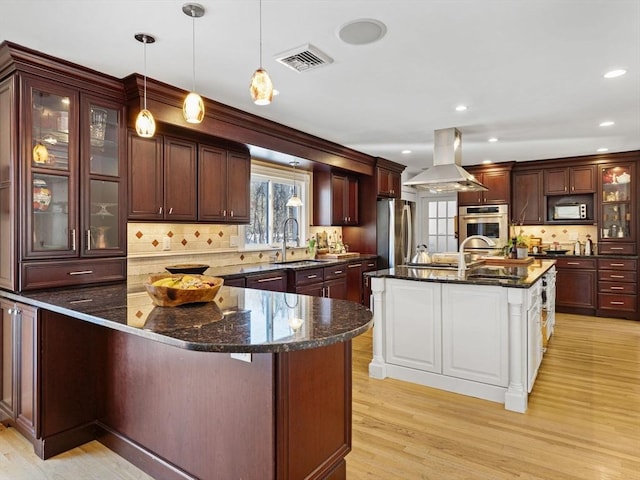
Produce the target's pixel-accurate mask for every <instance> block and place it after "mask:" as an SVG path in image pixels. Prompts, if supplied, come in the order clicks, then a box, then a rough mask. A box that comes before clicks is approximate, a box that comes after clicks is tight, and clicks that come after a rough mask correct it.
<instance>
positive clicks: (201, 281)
mask: <svg viewBox="0 0 640 480" xmlns="http://www.w3.org/2000/svg"><path fill="white" fill-rule="evenodd" d="M223 283H224V280H223V279H222V278H219V277H209V276H207V275H180V276H177V275H170V274H159V275H152V276H150V277H149V279H148V280H147V281H146V282H145V283H144V287H145V289H146V290H147V293H148V294H149V296H150V297H151V299H152V300H153V303H154V305H158V306H160V307H175V306H178V305H183V304H185V303H202V302H211V301H212V300H213V299H214V298H215V296H216V295H217V293H218V290H220V287H222V284H223Z"/></svg>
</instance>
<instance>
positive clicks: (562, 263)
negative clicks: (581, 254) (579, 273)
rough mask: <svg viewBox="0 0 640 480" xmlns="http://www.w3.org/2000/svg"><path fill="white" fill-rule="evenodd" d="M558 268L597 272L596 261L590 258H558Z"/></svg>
mask: <svg viewBox="0 0 640 480" xmlns="http://www.w3.org/2000/svg"><path fill="white" fill-rule="evenodd" d="M556 267H557V268H580V269H585V270H595V268H596V260H595V259H590V258H571V259H569V258H558V259H557V261H556Z"/></svg>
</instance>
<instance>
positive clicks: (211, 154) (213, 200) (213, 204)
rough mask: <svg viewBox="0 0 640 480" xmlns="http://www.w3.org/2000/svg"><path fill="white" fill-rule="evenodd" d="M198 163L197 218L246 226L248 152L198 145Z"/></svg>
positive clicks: (247, 220) (248, 174)
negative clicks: (244, 224)
mask: <svg viewBox="0 0 640 480" xmlns="http://www.w3.org/2000/svg"><path fill="white" fill-rule="evenodd" d="M198 162H199V164H198V219H199V220H201V221H213V222H222V223H249V208H250V205H249V191H250V187H249V183H250V181H251V157H250V155H249V152H248V151H246V152H235V151H232V150H226V149H222V148H218V147H214V146H210V145H200V149H199V159H198Z"/></svg>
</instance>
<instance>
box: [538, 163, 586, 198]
mask: <svg viewBox="0 0 640 480" xmlns="http://www.w3.org/2000/svg"><path fill="white" fill-rule="evenodd" d="M596 185H597V182H596V170H595V166H594V165H580V166H573V167H565V168H548V169H545V170H544V194H545V195H566V194H571V195H573V194H581V193H595V191H596Z"/></svg>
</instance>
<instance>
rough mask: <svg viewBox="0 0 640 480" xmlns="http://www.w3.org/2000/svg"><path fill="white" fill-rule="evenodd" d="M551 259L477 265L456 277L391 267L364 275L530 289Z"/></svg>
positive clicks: (552, 262)
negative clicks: (522, 263) (519, 264)
mask: <svg viewBox="0 0 640 480" xmlns="http://www.w3.org/2000/svg"><path fill="white" fill-rule="evenodd" d="M555 263H556V262H555V260H542V259H534V261H533V262H532V263H530V264H528V265H523V266H496V265H480V266H478V267H474V268H471V269H469V270H467V272H466V274H465V276H464V277H462V278H459V277H458V272H457V270H440V269H433V268H415V267H405V266H400V267H395V268H389V269H386V270H378V271H375V272H368V273H365V275H367V276H369V277H378V278H397V279H401V280H415V281H420V282H441V283H464V284H469V285H493V286H496V285H497V286H502V287H509V288H530V287H531V286H532V285H533V284H534V283H535V282H536V281H537V280H538V279H539V278H540V277H541V276H542V275H544V274H545V273H546V272H547V271H548V270H549V269H550V268H551V267H552V266H553V265H555Z"/></svg>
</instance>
